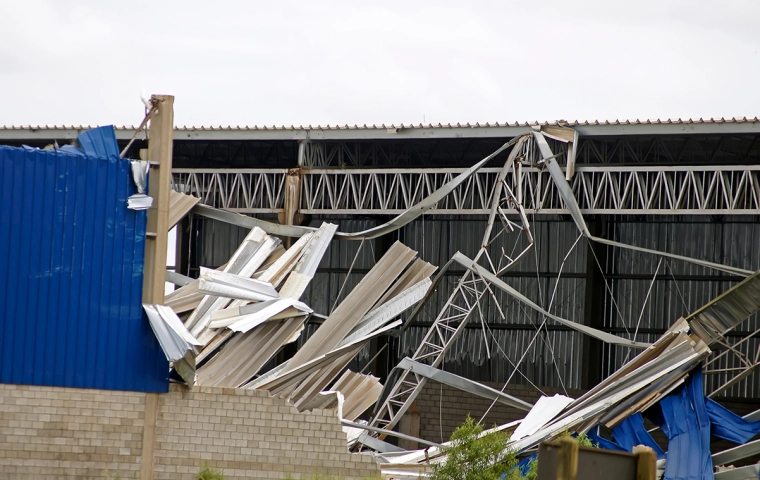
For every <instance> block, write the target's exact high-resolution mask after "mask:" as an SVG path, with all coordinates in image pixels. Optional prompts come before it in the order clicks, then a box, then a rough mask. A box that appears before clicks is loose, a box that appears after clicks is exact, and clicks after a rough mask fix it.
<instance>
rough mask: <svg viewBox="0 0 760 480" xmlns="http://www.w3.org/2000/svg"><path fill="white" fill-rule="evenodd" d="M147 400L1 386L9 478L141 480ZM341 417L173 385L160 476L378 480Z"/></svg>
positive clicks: (158, 429)
mask: <svg viewBox="0 0 760 480" xmlns="http://www.w3.org/2000/svg"><path fill="white" fill-rule="evenodd" d="M145 409H146V394H142V393H133V392H111V391H102V390H85V389H71V388H51V387H32V386H18V385H4V384H0V478H2V479H35V478H40V479H53V478H101V479H115V478H120V479H123V480H126V479H135V478H139V476H140V468H141V465H142V450H143V433H144V426H145V418H146V412H145ZM345 438H346V437H345V434H343V432H342V431H341V428H340V424H339V423H338V421H337V418H336V417H335V413H334V412H332V411H327V410H315V411H313V412H310V413H299V412H298V411H297V410H296V409H295V408H294V407H292V406H290V405H289V404H287V403H286V402H285V401H283V400H280V399H273V398H270V397H268V396H267V395H266V394H265V393H263V392H256V391H237V390H234V389H218V388H201V389H198V390H193V391H188V390H186V389H182V388H181V387H178V386H176V387H175V386H173V387H172V390H171V391H170V392H169V393H168V394H163V395H159V396H158V405H157V409H156V426H155V440H154V452H153V462H154V468H153V471H154V478H155V479H156V480H175V479H176V480H180V479H188V480H190V479H192V478H193V475H194V474H195V473H196V472H197V471H198V469H199V468H200V467H201V466H202V465H203V464H204V463H207V464H208V465H209V466H211V467H215V468H221V469H224V472H225V474H226V476H227V478H228V479H230V480H233V479H253V478H256V479H259V478H262V479H264V478H267V479H269V478H271V479H279V478H284V477H285V475H286V474H288V473H290V474H292V476H293V477H294V478H299V477H302V476H311V475H312V474H315V473H318V474H321V475H330V476H340V477H344V478H345V479H346V480H348V479H350V478H366V477H374V476H378V474H379V470H378V467H377V465H376V463H375V461H374V459H372V458H371V457H369V456H367V455H358V454H351V453H349V452H348V451H347V449H346V440H345Z"/></svg>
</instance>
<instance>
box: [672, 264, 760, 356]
mask: <svg viewBox="0 0 760 480" xmlns="http://www.w3.org/2000/svg"><path fill="white" fill-rule="evenodd" d="M758 310H760V272H756V273H754V274H752V275H750V276H749V277H747V278H746V279H744V281H742V282H741V283H738V284H737V285H736V286H734V287H732V288H730V289H729V290H728V291H726V292H724V293H723V294H722V295H721V296H719V297H718V298H716V299H715V300H712V301H711V302H710V303H708V304H707V305H705V306H704V307H702V308H700V309H699V310H697V311H696V312H694V313H692V314H691V315H689V317H687V318H686V320H687V321H688V322H689V325H691V328H692V329H693V330H694V332H695V333H696V334H697V335H699V337H700V338H701V339H702V340H704V341H705V343H707V344H708V345H709V344H711V343H713V342H715V341H716V340H718V339H720V338H721V337H722V336H723V334H724V333H726V332H728V331H729V330H731V329H732V328H734V327H735V326H737V325H739V324H740V323H742V322H743V321H744V320H745V319H746V318H747V317H749V316H750V315H752V314H753V313H755V312H757V311H758Z"/></svg>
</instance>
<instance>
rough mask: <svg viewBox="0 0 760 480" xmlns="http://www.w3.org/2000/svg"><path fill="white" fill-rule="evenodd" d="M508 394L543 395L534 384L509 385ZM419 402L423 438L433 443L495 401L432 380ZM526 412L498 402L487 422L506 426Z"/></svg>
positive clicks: (477, 417) (579, 392)
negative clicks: (468, 416)
mask: <svg viewBox="0 0 760 480" xmlns="http://www.w3.org/2000/svg"><path fill="white" fill-rule="evenodd" d="M483 383H484V384H485V385H488V386H489V387H491V388H495V389H496V390H501V388H502V387H503V386H504V384H497V383H489V382H483ZM541 390H543V391H544V392H545V393H546V395H549V396H551V395H554V394H555V393H559V394H562V395H564V394H565V392H564V391H563V390H562V389H561V388H552V387H541ZM504 393H506V394H508V395H512V396H513V397H517V398H519V399H521V400H524V401H526V402H529V403H536V401H537V400H538V399H539V397H541V393H540V392H539V391H538V390H536V389H535V388H534V387H532V386H530V385H508V386H507V388H506V389H504ZM583 393H585V392H584V391H583V390H568V395H569V396H570V397H572V398H578V397H580V396H581V395H583ZM416 403H417V406H418V407H419V409H420V437H421V438H423V439H425V440H429V441H432V442H445V441H448V440H449V438H450V437H451V434H452V433H454V430H455V429H456V428H457V427H458V426H460V425H461V424H462V423H463V422H464V421H465V419H466V418H467V415H468V414H469V415H470V416H471V417H472V418H474V419H475V420H480V417H481V416H482V415H483V414H484V413H485V412H486V410H488V407H489V406H490V405H491V400H488V399H486V398H482V397H478V396H476V395H473V394H471V393H467V392H464V391H462V390H458V389H456V388H454V387H449V386H447V385H442V384H440V383H437V382H432V381H430V382H427V383H426V384H425V387H424V388H423V389H422V392H421V393H420V395H419V396H418V397H417V400H416ZM526 413H527V412H525V411H522V410H518V409H516V408H511V407H508V406H506V405H503V404H500V403H497V404H496V405H494V406H493V408H492V409H491V410H490V411H489V413H488V415H487V416H486V418H485V420H484V424H485V425H486V426H487V427H491V426H493V425H494V424H498V425H502V424H505V423H509V422H511V421H514V420H520V419H521V418H524V417H525V415H526Z"/></svg>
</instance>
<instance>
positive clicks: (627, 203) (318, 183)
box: [174, 165, 760, 215]
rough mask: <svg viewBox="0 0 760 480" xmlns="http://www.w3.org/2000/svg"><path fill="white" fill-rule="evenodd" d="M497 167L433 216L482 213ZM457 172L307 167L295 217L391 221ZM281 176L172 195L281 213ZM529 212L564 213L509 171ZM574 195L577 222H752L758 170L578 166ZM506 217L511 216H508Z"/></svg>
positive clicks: (533, 175) (539, 188) (537, 172)
mask: <svg viewBox="0 0 760 480" xmlns="http://www.w3.org/2000/svg"><path fill="white" fill-rule="evenodd" d="M499 170H500V169H499V168H484V169H481V170H480V171H479V172H478V173H477V174H475V175H473V176H472V177H471V178H469V179H468V180H467V181H466V182H465V183H463V184H462V185H460V186H459V187H458V188H457V189H456V190H455V191H454V192H452V193H451V194H450V195H449V196H447V197H446V198H444V199H443V200H441V202H439V203H438V205H437V206H436V208H433V209H432V210H430V211H429V212H428V213H430V214H459V215H484V214H488V213H489V210H490V209H489V205H488V201H489V198H490V193H491V192H492V191H493V187H494V182H495V181H496V177H497V175H498V172H499ZM462 171H464V169H458V168H451V169H311V170H305V171H304V173H303V179H302V182H301V185H302V186H301V188H302V192H301V209H300V212H301V213H305V214H323V215H324V214H364V215H397V214H399V213H402V212H404V211H405V210H407V209H408V208H409V207H411V206H412V205H414V204H415V203H417V202H419V201H420V200H421V199H423V198H425V197H426V196H428V195H429V194H431V193H432V192H434V191H435V190H436V189H437V188H439V187H440V186H441V185H443V184H444V183H446V182H448V181H450V180H451V179H452V178H454V177H455V176H456V175H458V174H459V173H461V172H462ZM286 174H287V170H285V169H234V170H228V169H220V170H194V169H177V170H175V171H174V188H175V189H176V190H178V191H181V192H183V193H189V194H192V195H195V196H198V197H200V198H201V202H202V203H203V204H205V205H209V206H213V207H216V208H223V209H227V210H231V211H235V212H239V213H276V212H280V211H282V208H283V188H284V183H285V177H286ZM506 181H507V183H508V184H510V185H512V186H513V190H514V191H515V195H516V196H517V198H518V199H521V200H522V202H523V205H524V207H525V211H526V212H527V213H531V214H533V213H535V214H567V213H568V211H567V209H566V208H565V206H564V204H563V202H562V199H561V198H560V196H559V195H558V192H557V190H556V187H555V185H554V183H553V182H552V181H551V179H550V177H549V174H548V172H546V171H545V170H542V169H540V168H539V167H524V168H521V169H519V170H518V171H515V172H510V174H509V175H508V176H507V178H506ZM571 187H572V189H573V194H574V195H575V198H576V199H577V200H578V203H579V205H580V208H581V211H582V212H583V213H584V214H614V215H726V214H731V215H757V214H758V211H760V166H757V165H751V166H678V167H671V166H639V167H614V166H582V165H581V166H577V167H576V171H575V176H574V177H573V179H572V182H571ZM506 213H516V212H514V211H509V210H507V211H506Z"/></svg>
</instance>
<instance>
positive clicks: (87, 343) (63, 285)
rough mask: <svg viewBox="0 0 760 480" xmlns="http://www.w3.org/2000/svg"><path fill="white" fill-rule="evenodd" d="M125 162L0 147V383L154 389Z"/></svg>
mask: <svg viewBox="0 0 760 480" xmlns="http://www.w3.org/2000/svg"><path fill="white" fill-rule="evenodd" d="M132 193H135V187H134V184H133V182H132V179H131V173H130V164H129V161H127V160H120V159H118V158H110V159H105V158H95V157H88V156H84V155H72V154H64V153H60V152H52V151H41V150H38V151H30V150H23V149H18V148H10V147H0V346H2V351H0V382H2V383H16V384H28V385H49V386H66V387H82V388H100V389H109V390H134V391H144V392H165V391H167V390H168V379H167V374H168V364H167V361H166V358H165V357H164V355H163V353H162V352H161V349H160V346H159V344H158V342H157V340H156V338H155V336H154V335H153V332H152V331H151V329H150V326H149V324H148V321H147V319H146V318H145V314H144V312H143V310H142V301H141V297H142V281H143V261H144V249H145V226H146V212H145V211H142V212H135V211H133V210H128V209H127V205H126V202H127V197H128V196H129V195H131V194H132Z"/></svg>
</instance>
